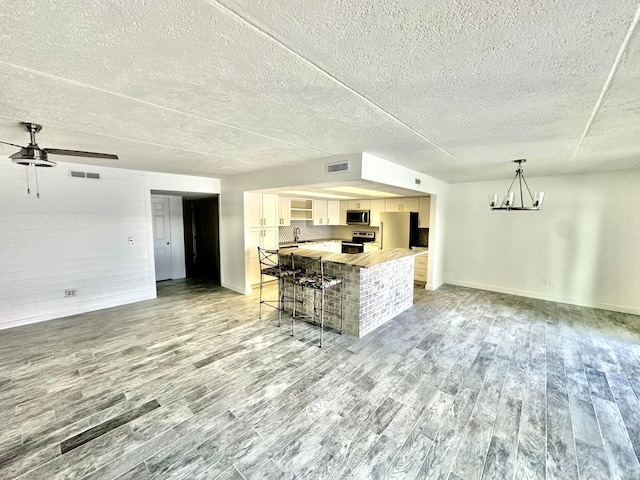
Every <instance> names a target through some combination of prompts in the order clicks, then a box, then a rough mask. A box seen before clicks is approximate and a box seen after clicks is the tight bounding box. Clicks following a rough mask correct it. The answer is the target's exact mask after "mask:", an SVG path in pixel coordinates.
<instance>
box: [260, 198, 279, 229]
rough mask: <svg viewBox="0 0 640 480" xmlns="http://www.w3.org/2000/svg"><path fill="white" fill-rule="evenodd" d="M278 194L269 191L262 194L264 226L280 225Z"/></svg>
mask: <svg viewBox="0 0 640 480" xmlns="http://www.w3.org/2000/svg"><path fill="white" fill-rule="evenodd" d="M278 209H279V205H278V196H277V195H270V194H267V193H264V194H262V218H263V219H264V220H263V223H262V226H263V227H277V226H278Z"/></svg>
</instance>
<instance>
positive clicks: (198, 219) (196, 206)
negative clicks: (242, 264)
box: [182, 196, 220, 284]
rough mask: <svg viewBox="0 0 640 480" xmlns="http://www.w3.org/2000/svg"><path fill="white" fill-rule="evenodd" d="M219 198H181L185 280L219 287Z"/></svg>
mask: <svg viewBox="0 0 640 480" xmlns="http://www.w3.org/2000/svg"><path fill="white" fill-rule="evenodd" d="M218 200H219V199H218V197H217V196H216V197H209V198H191V197H183V199H182V210H183V212H184V213H183V218H184V245H185V262H186V275H187V278H197V279H203V280H211V281H213V282H214V283H216V284H220V240H219V239H220V231H219V225H220V221H219V220H220V219H219V214H218Z"/></svg>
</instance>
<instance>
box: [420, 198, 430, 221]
mask: <svg viewBox="0 0 640 480" xmlns="http://www.w3.org/2000/svg"><path fill="white" fill-rule="evenodd" d="M430 219H431V197H420V209H419V210H418V227H420V228H429V221H430Z"/></svg>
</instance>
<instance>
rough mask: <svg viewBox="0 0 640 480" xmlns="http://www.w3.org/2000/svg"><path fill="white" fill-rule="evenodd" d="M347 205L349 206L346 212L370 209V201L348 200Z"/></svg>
mask: <svg viewBox="0 0 640 480" xmlns="http://www.w3.org/2000/svg"><path fill="white" fill-rule="evenodd" d="M348 205H349V207H348V210H370V209H371V201H370V200H349V201H348Z"/></svg>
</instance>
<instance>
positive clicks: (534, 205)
mask: <svg viewBox="0 0 640 480" xmlns="http://www.w3.org/2000/svg"><path fill="white" fill-rule="evenodd" d="M526 161H527V160H526V159H524V158H521V159H519V160H514V161H513V162H514V163H517V164H518V168H517V169H516V176H515V177H513V181H512V182H511V185H509V189H508V190H507V192H506V193H505V194H504V200H502V203H500V204H499V203H498V194H497V193H494V194H491V195H489V207H491V210H540V207H541V206H542V201H543V199H544V192H535V193H534V194H533V195H531V190H529V185H527V181H526V180H525V179H524V173H522V164H523V163H524V162H526ZM516 180H518V188H519V190H520V206H519V207H517V206H515V198H516V193H515V192H514V191H512V190H511V187H513V184H514V183H515V181H516ZM523 183H524V186H525V187H526V188H527V192H528V193H529V198H531V206H530V207H525V206H524V195H523V194H522V184H523Z"/></svg>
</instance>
